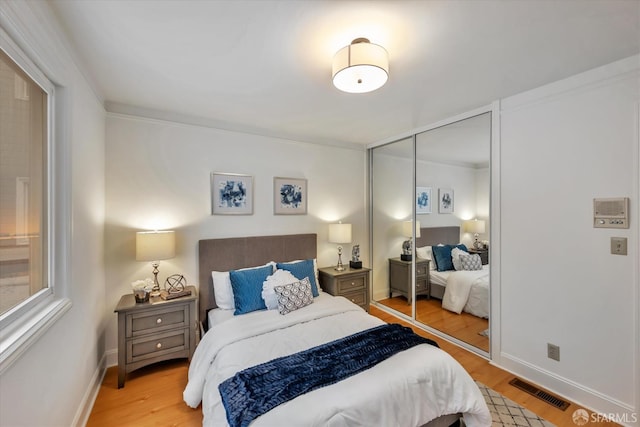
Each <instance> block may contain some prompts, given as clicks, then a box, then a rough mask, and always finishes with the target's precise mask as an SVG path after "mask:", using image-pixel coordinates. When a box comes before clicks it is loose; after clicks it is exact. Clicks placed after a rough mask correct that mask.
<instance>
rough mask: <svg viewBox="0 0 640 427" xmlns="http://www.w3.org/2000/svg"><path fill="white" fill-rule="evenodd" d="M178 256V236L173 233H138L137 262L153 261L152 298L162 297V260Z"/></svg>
mask: <svg viewBox="0 0 640 427" xmlns="http://www.w3.org/2000/svg"><path fill="white" fill-rule="evenodd" d="M175 255H176V236H175V233H174V232H173V231H139V232H137V233H136V261H151V265H152V266H153V276H154V278H153V289H152V290H151V296H158V295H160V284H159V283H158V273H159V271H158V266H160V262H159V261H160V260H163V259H170V258H173V257H174V256H175Z"/></svg>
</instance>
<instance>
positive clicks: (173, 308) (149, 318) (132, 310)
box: [114, 286, 198, 388]
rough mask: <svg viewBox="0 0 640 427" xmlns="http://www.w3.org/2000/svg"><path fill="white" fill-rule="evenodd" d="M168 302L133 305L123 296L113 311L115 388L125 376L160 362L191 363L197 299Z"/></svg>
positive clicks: (152, 300) (156, 299) (194, 294)
mask: <svg viewBox="0 0 640 427" xmlns="http://www.w3.org/2000/svg"><path fill="white" fill-rule="evenodd" d="M185 290H188V291H189V292H190V293H191V295H188V296H184V297H182V298H176V299H172V300H167V301H165V300H163V299H162V298H159V297H151V298H150V299H149V301H148V302H147V303H144V304H137V303H136V302H135V300H134V296H133V295H132V294H126V295H123V296H122V297H121V298H120V301H119V302H118V305H117V306H116V308H115V310H114V311H115V312H116V313H118V388H122V387H123V386H124V381H125V377H126V374H127V373H129V372H132V371H135V370H136V369H138V368H142V367H143V366H147V365H150V364H152V363H155V362H160V361H163V360H170V359H178V358H183V357H184V358H188V359H191V356H192V355H193V352H194V350H195V348H196V337H197V335H196V334H197V331H198V309H197V307H198V303H197V302H198V295H197V291H196V288H195V287H193V286H187V287H186V289H185Z"/></svg>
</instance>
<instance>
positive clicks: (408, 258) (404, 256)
mask: <svg viewBox="0 0 640 427" xmlns="http://www.w3.org/2000/svg"><path fill="white" fill-rule="evenodd" d="M400 259H401V260H402V261H411V260H413V256H412V255H411V254H409V255H405V254H400Z"/></svg>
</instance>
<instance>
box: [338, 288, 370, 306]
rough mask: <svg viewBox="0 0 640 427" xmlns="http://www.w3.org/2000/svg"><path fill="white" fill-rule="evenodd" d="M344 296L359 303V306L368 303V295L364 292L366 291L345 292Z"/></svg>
mask: <svg viewBox="0 0 640 427" xmlns="http://www.w3.org/2000/svg"><path fill="white" fill-rule="evenodd" d="M342 296H343V297H345V298H346V299H348V300H349V301H351V302H352V303H354V304H358V305H359V306H364V305H366V303H367V295H366V294H365V293H364V291H361V292H349V293H344V294H342Z"/></svg>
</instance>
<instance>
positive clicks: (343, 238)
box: [329, 222, 351, 271]
mask: <svg viewBox="0 0 640 427" xmlns="http://www.w3.org/2000/svg"><path fill="white" fill-rule="evenodd" d="M329 242H331V243H338V265H336V267H335V270H336V271H344V265H343V264H342V246H340V244H341V243H351V224H343V223H341V222H339V223H338V224H329Z"/></svg>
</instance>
